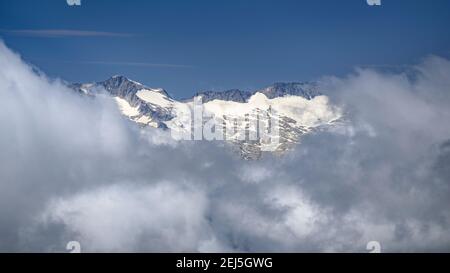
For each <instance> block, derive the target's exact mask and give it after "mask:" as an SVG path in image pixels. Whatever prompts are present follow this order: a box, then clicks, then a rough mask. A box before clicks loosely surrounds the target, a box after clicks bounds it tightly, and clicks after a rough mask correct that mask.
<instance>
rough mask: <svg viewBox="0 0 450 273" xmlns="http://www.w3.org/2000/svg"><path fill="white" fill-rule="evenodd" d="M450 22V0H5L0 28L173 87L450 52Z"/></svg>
mask: <svg viewBox="0 0 450 273" xmlns="http://www.w3.org/2000/svg"><path fill="white" fill-rule="evenodd" d="M448 26H450V1H448V0H433V1H425V0H383V1H382V6H381V7H371V6H368V5H367V4H366V1H365V0H345V1H338V0H334V1H332V0H304V1H300V0H295V1H268V0H258V1H235V0H226V1H224V0H223V1H211V0H208V1H202V0H192V1H176V0H164V1H137V0H135V1H130V0H128V1H119V0H82V5H81V6H80V7H71V6H69V5H67V4H66V1H65V0H40V1H36V0H14V1H12V0H0V38H1V39H3V40H4V41H5V43H6V44H7V45H8V46H9V47H11V48H12V49H13V50H16V51H18V52H19V53H20V54H22V56H23V57H24V59H25V60H27V61H29V62H31V63H32V64H34V65H36V66H37V67H39V68H41V69H42V70H43V71H45V72H46V73H48V74H49V75H50V76H56V77H61V78H63V79H65V80H68V81H81V82H88V81H100V80H103V79H106V78H108V77H110V76H112V75H115V74H123V75H125V76H128V77H130V78H132V79H134V80H137V81H140V82H143V83H145V84H147V85H150V86H152V87H163V88H165V89H167V90H168V92H169V93H170V94H171V95H173V96H174V97H177V98H181V97H188V96H190V95H192V94H193V93H194V92H196V91H199V90H207V89H208V90H209V89H212V90H222V89H229V88H241V89H246V90H248V89H257V88H261V87H264V86H265V85H269V84H271V83H273V82H277V81H304V80H314V79H316V78H318V77H320V76H323V75H327V74H332V75H342V74H345V73H347V72H349V71H351V70H352V69H353V67H355V66H366V65H367V66H377V67H390V68H395V67H397V66H400V67H401V66H403V65H408V64H411V63H416V62H417V61H418V60H420V59H421V58H423V57H425V56H427V55H429V54H436V55H440V56H444V57H448V56H449V55H450V35H448Z"/></svg>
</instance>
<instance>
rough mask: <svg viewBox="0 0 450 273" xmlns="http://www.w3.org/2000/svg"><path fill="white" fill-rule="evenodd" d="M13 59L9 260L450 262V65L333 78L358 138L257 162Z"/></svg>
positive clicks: (1, 167) (0, 243)
mask: <svg viewBox="0 0 450 273" xmlns="http://www.w3.org/2000/svg"><path fill="white" fill-rule="evenodd" d="M0 59H1V60H2V64H1V65H0V131H1V134H0V151H1V153H0V250H1V251H64V248H65V244H66V243H67V242H68V241H72V240H79V241H80V242H81V244H82V248H83V251H221V250H222V251H365V246H366V243H367V242H368V241H369V240H371V241H372V240H377V241H380V242H381V244H382V247H383V249H384V250H386V251H406V252H409V251H449V250H450V249H449V245H450V236H449V234H450V232H449V231H450V225H449V224H450V222H449V221H450V220H449V219H450V215H449V211H448V207H449V206H450V198H449V196H450V185H449V181H450V171H449V170H448V165H449V162H450V151H449V149H448V147H449V144H448V143H450V142H448V141H449V139H450V137H449V136H450V123H449V122H448V120H449V118H450V107H449V106H450V95H449V91H448V90H449V86H450V78H449V77H448V75H450V62H449V61H447V60H444V59H441V58H438V57H431V58H428V59H427V60H426V61H424V62H423V63H422V64H420V65H418V66H417V70H416V72H415V73H414V74H407V75H404V74H383V73H379V72H376V71H373V70H367V69H363V70H359V71H357V72H356V73H355V74H354V75H350V76H348V77H346V78H327V79H324V81H323V83H322V89H323V90H324V92H327V93H328V94H329V95H330V97H331V99H332V101H333V102H334V103H337V104H340V105H342V106H343V107H345V108H344V109H346V113H347V117H348V118H347V121H346V122H347V124H348V127H347V128H346V129H345V130H337V131H335V132H317V133H316V134H312V135H310V136H308V137H306V138H305V139H303V141H302V144H301V145H300V146H298V147H297V151H295V152H292V153H290V154H288V155H286V156H284V157H281V158H265V159H263V160H261V161H259V162H248V161H243V160H241V159H240V158H239V157H235V156H234V155H233V154H232V153H231V152H229V151H228V149H227V148H226V147H219V146H218V145H216V144H214V143H206V142H173V141H170V140H168V135H167V134H165V133H161V132H160V131H156V130H152V129H148V130H145V131H143V132H142V131H140V130H139V128H137V127H136V126H134V124H131V123H130V122H128V121H127V120H126V118H123V117H122V116H121V115H120V113H119V112H118V110H117V109H116V107H115V105H114V102H113V101H112V99H111V100H110V99H108V98H98V99H91V98H87V97H82V96H79V95H77V94H75V93H74V92H72V91H71V90H69V89H67V88H65V87H64V85H63V84H61V83H60V82H59V81H55V80H49V79H48V78H46V77H45V76H43V75H41V74H39V73H36V72H35V70H33V69H32V68H31V67H30V66H29V65H27V64H25V63H24V62H23V61H21V60H20V58H19V57H18V56H17V55H15V54H14V53H12V52H11V51H10V50H9V49H7V48H6V47H5V46H4V45H3V44H0ZM445 143H447V144H445Z"/></svg>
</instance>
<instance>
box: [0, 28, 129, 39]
mask: <svg viewBox="0 0 450 273" xmlns="http://www.w3.org/2000/svg"><path fill="white" fill-rule="evenodd" d="M0 33H4V34H9V35H15V36H24V37H41V38H58V37H118V38H120V37H122V38H124V37H132V36H134V35H133V34H130V33H119V32H105V31H91V30H77V29H14V30H8V29H1V30H0Z"/></svg>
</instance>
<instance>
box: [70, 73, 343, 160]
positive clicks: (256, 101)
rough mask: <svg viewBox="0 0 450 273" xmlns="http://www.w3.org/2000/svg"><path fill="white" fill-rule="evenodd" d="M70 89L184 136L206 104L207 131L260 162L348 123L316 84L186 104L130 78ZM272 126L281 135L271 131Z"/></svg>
mask: <svg viewBox="0 0 450 273" xmlns="http://www.w3.org/2000/svg"><path fill="white" fill-rule="evenodd" d="M69 87H70V88H72V89H73V90H75V91H76V92H78V93H80V94H82V95H88V96H94V97H95V96H97V95H99V94H105V93H106V94H108V96H111V97H112V98H113V99H114V100H115V102H116V104H117V106H118V108H119V110H120V112H121V113H122V114H123V115H124V116H125V117H127V118H128V119H130V120H131V121H133V122H135V123H137V124H139V125H140V126H142V127H147V126H151V127H155V128H160V129H162V130H171V131H172V132H176V133H178V135H180V134H182V135H192V134H193V131H194V130H193V128H191V126H190V125H189V124H187V125H186V122H185V120H186V117H188V118H190V117H191V116H192V112H193V110H194V107H195V106H196V103H197V101H199V100H200V99H201V102H202V104H201V107H202V110H203V111H204V112H205V113H206V114H207V115H208V116H209V117H210V118H209V119H207V120H202V126H204V125H205V124H206V123H207V122H208V120H212V123H213V127H214V130H213V131H215V132H219V131H218V130H219V129H220V133H223V134H224V139H225V140H226V141H227V142H229V143H231V144H232V145H231V146H232V147H235V148H237V150H238V151H239V152H240V154H241V155H242V157H243V158H244V159H258V158H260V157H261V156H262V155H263V154H264V152H271V153H275V154H278V155H280V154H284V153H286V152H287V151H289V150H291V149H292V148H293V147H294V146H295V145H296V144H298V143H299V142H300V141H301V137H302V136H303V135H305V134H308V133H311V132H314V131H316V130H319V129H322V128H328V127H330V126H334V125H336V124H337V123H338V121H339V120H341V118H342V112H341V110H340V109H339V108H338V107H336V106H334V105H332V104H331V103H330V102H329V99H328V97H327V96H325V95H323V94H321V92H320V91H319V87H318V85H317V84H316V83H314V82H304V83H298V82H293V83H275V84H273V85H271V86H268V87H266V88H263V89H260V90H256V91H253V92H249V91H242V90H239V89H231V90H226V91H223V92H215V91H204V92H198V93H196V94H195V95H194V96H193V97H191V98H187V99H182V100H176V99H174V98H172V97H171V96H170V95H169V94H168V92H167V91H166V90H164V89H162V88H151V87H148V86H145V85H143V84H141V83H139V82H136V81H133V80H130V79H128V78H126V77H124V76H113V77H111V78H109V79H107V80H105V81H100V82H94V83H74V84H70V85H69ZM273 124H276V126H274V125H273ZM268 125H271V127H274V128H275V129H273V128H272V129H267V128H269V127H268ZM266 127H267V128H266ZM263 130H265V131H263ZM263 133H264V134H263ZM172 135H174V134H172ZM250 135H251V136H253V138H250V137H249V136H250ZM268 139H269V141H268ZM274 140H276V141H274Z"/></svg>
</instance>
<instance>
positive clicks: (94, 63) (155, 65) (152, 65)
mask: <svg viewBox="0 0 450 273" xmlns="http://www.w3.org/2000/svg"><path fill="white" fill-rule="evenodd" d="M78 63H81V64H93V65H119V66H141V67H166V68H194V66H193V65H186V64H164V63H147V62H103V61H85V62H78Z"/></svg>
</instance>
